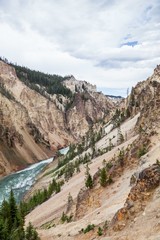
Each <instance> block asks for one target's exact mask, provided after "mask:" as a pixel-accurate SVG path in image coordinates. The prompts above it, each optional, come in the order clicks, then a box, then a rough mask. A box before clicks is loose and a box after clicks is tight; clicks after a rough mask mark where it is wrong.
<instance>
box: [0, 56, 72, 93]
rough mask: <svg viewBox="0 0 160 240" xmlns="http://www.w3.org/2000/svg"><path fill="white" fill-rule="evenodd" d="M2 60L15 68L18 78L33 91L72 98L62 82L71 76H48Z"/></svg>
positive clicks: (0, 58)
mask: <svg viewBox="0 0 160 240" xmlns="http://www.w3.org/2000/svg"><path fill="white" fill-rule="evenodd" d="M0 60H1V61H3V62H5V63H7V64H9V65H10V66H12V67H14V68H15V70H16V74H17V77H18V78H19V79H20V80H21V81H22V82H24V83H25V84H26V85H27V86H28V87H30V88H31V89H33V90H35V91H37V92H39V93H40V94H41V95H43V96H45V97H48V96H47V94H46V93H48V94H61V95H63V96H66V97H68V98H72V92H71V91H70V89H68V88H66V86H64V85H63V84H62V82H63V81H64V80H66V79H68V78H70V77H71V76H65V77H62V76H60V75H57V74H48V73H43V72H40V71H35V70H31V69H29V68H27V67H25V66H20V65H17V64H14V63H11V62H9V61H8V60H7V59H6V58H2V57H0Z"/></svg>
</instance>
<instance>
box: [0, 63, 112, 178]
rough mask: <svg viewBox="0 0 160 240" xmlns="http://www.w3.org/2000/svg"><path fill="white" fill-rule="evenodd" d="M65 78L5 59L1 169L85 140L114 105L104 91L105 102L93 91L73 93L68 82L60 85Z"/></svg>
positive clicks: (0, 94)
mask: <svg viewBox="0 0 160 240" xmlns="http://www.w3.org/2000/svg"><path fill="white" fill-rule="evenodd" d="M17 74H18V76H19V77H20V78H21V79H19V78H18V77H17ZM52 78H53V79H52ZM61 79H62V80H63V78H62V77H58V76H57V78H56V81H57V82H54V77H52V76H51V75H47V74H43V73H39V72H36V71H31V70H29V69H27V68H24V67H19V66H14V65H12V64H11V65H9V64H7V63H5V62H4V61H0V107H1V108H0V116H1V118H0V143H1V144H0V165H1V172H0V175H6V174H7V173H9V172H11V171H13V170H17V169H20V168H22V167H24V166H26V164H27V163H33V162H35V161H38V160H40V159H44V158H47V157H48V156H51V155H53V154H54V153H55V151H56V150H57V149H59V148H61V147H63V146H66V145H68V144H69V143H71V142H73V140H75V141H79V140H80V138H81V137H82V136H83V135H84V134H85V133H86V132H87V131H88V129H89V127H90V126H91V125H93V124H94V123H95V122H96V121H98V120H100V119H101V118H103V117H104V116H105V115H106V114H108V113H110V112H111V110H112V109H113V108H114V104H113V103H112V102H111V101H110V100H108V99H107V98H106V97H105V96H104V95H103V94H99V93H96V92H95V93H94V94H98V95H99V96H100V98H99V99H100V100H99V101H102V102H103V101H104V105H103V108H100V107H99V105H98V104H95V97H93V96H91V92H88V91H84V92H83V93H82V92H76V93H74V94H73V95H72V93H71V91H70V90H69V89H68V88H67V87H63V86H62V84H61V87H59V85H56V84H59V82H58V81H62V80H61ZM33 80H34V81H35V80H36V81H37V83H36V82H33ZM47 81H48V82H49V83H48V82H47ZM52 82H53V83H54V84H53V83H52ZM44 83H45V84H46V85H44ZM48 84H50V85H48ZM77 84H79V82H78V81H77ZM86 85H87V83H86ZM48 86H49V87H48ZM47 87H48V88H47ZM49 91H50V93H49ZM55 93H57V94H55ZM62 93H63V95H62ZM84 94H86V95H88V99H85V98H84V97H83V95H84ZM101 99H102V100H101Z"/></svg>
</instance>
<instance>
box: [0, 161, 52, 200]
mask: <svg viewBox="0 0 160 240" xmlns="http://www.w3.org/2000/svg"><path fill="white" fill-rule="evenodd" d="M52 161H53V158H49V159H47V160H44V161H41V162H39V163H35V164H32V165H31V166H29V167H27V168H25V169H23V170H21V171H18V172H16V173H12V174H10V175H8V176H6V177H4V178H2V179H1V180H0V204H1V203H2V201H3V200H4V199H6V200H7V199H8V197H9V194H10V191H11V189H12V190H13V192H14V195H15V199H16V201H17V202H19V201H20V200H21V199H22V198H23V196H24V195H25V193H26V192H27V191H28V190H29V189H30V187H31V186H32V185H33V183H34V182H35V179H36V176H37V175H38V174H39V173H40V172H41V171H42V169H43V168H44V167H45V166H46V165H47V164H49V163H50V162H52Z"/></svg>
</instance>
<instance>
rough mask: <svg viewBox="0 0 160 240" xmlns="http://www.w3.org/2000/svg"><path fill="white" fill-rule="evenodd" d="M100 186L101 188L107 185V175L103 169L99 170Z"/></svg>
mask: <svg viewBox="0 0 160 240" xmlns="http://www.w3.org/2000/svg"><path fill="white" fill-rule="evenodd" d="M100 184H101V186H102V187H105V186H106V185H107V173H106V169H105V168H104V167H103V168H102V169H101V170H100Z"/></svg>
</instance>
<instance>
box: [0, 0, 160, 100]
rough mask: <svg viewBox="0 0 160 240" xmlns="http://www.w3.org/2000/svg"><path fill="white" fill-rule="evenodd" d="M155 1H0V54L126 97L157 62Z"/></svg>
mask: <svg viewBox="0 0 160 240" xmlns="http://www.w3.org/2000/svg"><path fill="white" fill-rule="evenodd" d="M159 13H160V0H152V1H147V0H134V1H133V0H27V1H26V0H0V56H1V57H6V58H7V59H8V60H9V61H11V62H13V63H17V64H19V65H23V66H27V67H29V68H31V69H35V70H39V71H42V72H45V73H51V74H59V75H62V76H65V75H71V74H72V75H74V76H75V78H76V79H79V80H86V81H88V82H90V83H92V84H96V85H97V88H98V90H99V91H102V92H104V93H106V94H115V95H122V96H125V95H126V93H127V89H128V88H129V89H131V87H132V86H134V85H135V84H136V83H137V82H139V81H142V80H145V79H146V78H147V77H149V76H150V75H151V74H152V73H153V70H154V68H155V67H156V65H157V64H160V14H159Z"/></svg>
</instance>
